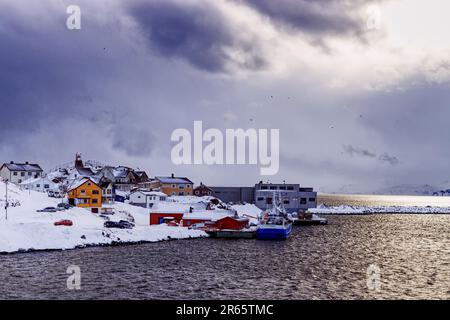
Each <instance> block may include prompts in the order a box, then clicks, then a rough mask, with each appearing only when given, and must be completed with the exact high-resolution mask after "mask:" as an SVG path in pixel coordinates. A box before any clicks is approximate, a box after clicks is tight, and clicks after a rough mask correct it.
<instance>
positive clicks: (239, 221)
mask: <svg viewBox="0 0 450 320" xmlns="http://www.w3.org/2000/svg"><path fill="white" fill-rule="evenodd" d="M248 223H249V220H248V218H235V217H224V218H222V219H219V220H217V221H216V222H215V224H214V227H215V228H217V229H220V230H222V229H227V230H241V229H244V228H245V226H247V225H248Z"/></svg>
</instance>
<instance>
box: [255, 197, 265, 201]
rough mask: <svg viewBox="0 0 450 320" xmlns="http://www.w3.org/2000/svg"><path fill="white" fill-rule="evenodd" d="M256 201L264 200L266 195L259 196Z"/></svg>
mask: <svg viewBox="0 0 450 320" xmlns="http://www.w3.org/2000/svg"><path fill="white" fill-rule="evenodd" d="M256 201H264V197H258V199H256Z"/></svg>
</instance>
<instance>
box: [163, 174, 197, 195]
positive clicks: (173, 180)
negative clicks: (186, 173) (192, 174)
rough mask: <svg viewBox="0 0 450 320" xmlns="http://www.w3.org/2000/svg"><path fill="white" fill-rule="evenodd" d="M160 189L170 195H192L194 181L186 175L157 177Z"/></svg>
mask: <svg viewBox="0 0 450 320" xmlns="http://www.w3.org/2000/svg"><path fill="white" fill-rule="evenodd" d="M156 180H157V181H158V182H159V183H160V187H159V188H160V190H161V192H164V193H165V194H167V195H168V196H192V195H193V190H194V183H193V182H192V181H191V180H189V179H188V178H185V177H175V176H174V175H173V174H172V175H171V176H170V177H156Z"/></svg>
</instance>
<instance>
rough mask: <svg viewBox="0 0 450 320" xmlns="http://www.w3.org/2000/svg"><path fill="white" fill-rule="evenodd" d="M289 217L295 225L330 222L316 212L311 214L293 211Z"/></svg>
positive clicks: (314, 224)
mask: <svg viewBox="0 0 450 320" xmlns="http://www.w3.org/2000/svg"><path fill="white" fill-rule="evenodd" d="M288 219H289V220H290V221H291V222H292V223H293V224H294V225H301V226H316V225H326V224H328V220H327V219H325V218H322V217H319V216H318V215H316V214H310V213H308V212H300V213H292V214H290V215H289V216H288Z"/></svg>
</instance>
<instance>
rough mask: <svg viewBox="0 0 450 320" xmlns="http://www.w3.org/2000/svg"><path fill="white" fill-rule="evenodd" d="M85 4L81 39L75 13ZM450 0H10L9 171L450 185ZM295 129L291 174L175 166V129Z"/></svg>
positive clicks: (0, 72)
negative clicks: (61, 168) (117, 169)
mask: <svg viewBox="0 0 450 320" xmlns="http://www.w3.org/2000/svg"><path fill="white" fill-rule="evenodd" d="M71 4H77V5H79V6H80V8H81V30H68V29H67V28H66V19H67V17H68V15H67V14H66V8H67V6H68V5H71ZM448 12H450V2H449V1H447V0H428V1H423V0H385V1H375V0H374V1H363V0H319V1H312V0H277V1H273V0H214V1H212V0H208V1H207V0H147V1H134V0H132V1H113V0H108V1H106V0H96V1H73V0H71V1H63V0H45V1H27V0H17V1H5V0H0V119H1V123H0V162H5V161H10V160H15V161H32V162H38V163H40V164H42V166H43V167H44V168H46V169H50V168H51V167H52V166H55V165H57V164H60V163H65V162H68V161H72V160H73V159H74V154H75V152H81V153H82V155H83V157H84V158H85V159H93V160H98V161H100V162H103V163H105V164H112V165H116V164H122V165H128V166H132V167H139V168H141V169H145V170H147V171H148V172H149V173H150V174H151V175H169V174H170V173H172V172H173V173H175V174H177V175H182V176H188V177H190V178H191V179H192V180H194V181H195V182H196V183H199V182H200V181H202V182H204V183H206V184H210V185H251V184H254V183H255V182H257V181H259V180H270V181H272V182H281V181H283V180H286V182H292V183H294V182H296V183H300V184H302V185H304V186H314V187H316V188H318V189H319V190H321V191H328V192H332V191H334V192H339V191H342V190H346V191H353V192H355V191H369V190H377V189H379V188H383V187H386V186H394V185H398V184H415V183H420V184H423V183H429V184H432V185H435V186H437V187H442V186H447V187H449V186H450V183H448V182H447V181H448V180H450V171H449V168H450V124H449V119H450V90H449V82H450V33H449V30H450V19H448V17H447V15H448ZM194 120H202V121H203V125H204V127H205V128H218V129H221V130H225V129H226V128H244V129H247V128H276V129H280V170H279V173H278V174H277V175H276V176H271V177H260V176H259V166H250V165H246V166H231V165H229V166H206V165H205V166H175V165H173V164H172V162H171V159H170V151H171V147H172V143H171V141H170V135H171V133H172V131H173V130H174V129H177V128H187V129H189V130H191V131H192V128H193V121H194Z"/></svg>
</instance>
